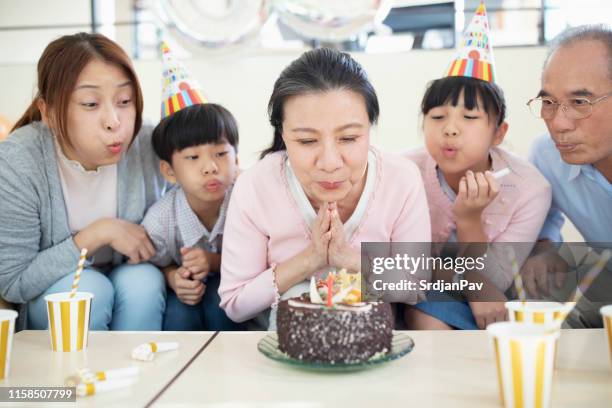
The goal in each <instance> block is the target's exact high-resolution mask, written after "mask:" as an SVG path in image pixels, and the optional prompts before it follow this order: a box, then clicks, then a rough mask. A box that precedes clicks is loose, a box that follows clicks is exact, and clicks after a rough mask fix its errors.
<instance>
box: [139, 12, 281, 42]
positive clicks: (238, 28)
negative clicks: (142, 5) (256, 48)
mask: <svg viewBox="0 0 612 408" xmlns="http://www.w3.org/2000/svg"><path fill="white" fill-rule="evenodd" d="M151 5H152V10H153V11H154V13H155V14H156V15H157V16H158V17H159V18H160V20H161V21H162V23H163V24H164V25H165V26H166V27H167V28H168V30H169V31H170V32H171V33H172V34H173V35H174V37H175V39H176V40H177V41H179V42H180V43H181V45H184V46H186V47H188V48H192V49H193V48H194V47H197V48H198V49H209V50H219V49H223V48H228V47H231V46H234V45H238V44H243V43H247V42H248V41H250V40H252V39H254V38H257V36H258V35H259V31H260V30H261V27H262V26H263V24H264V23H265V22H266V21H267V20H268V17H269V14H270V9H271V6H270V0H152V3H151Z"/></svg>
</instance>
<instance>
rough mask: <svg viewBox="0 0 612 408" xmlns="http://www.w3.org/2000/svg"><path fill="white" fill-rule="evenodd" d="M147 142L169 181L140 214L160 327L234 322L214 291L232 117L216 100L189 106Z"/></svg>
mask: <svg viewBox="0 0 612 408" xmlns="http://www.w3.org/2000/svg"><path fill="white" fill-rule="evenodd" d="M152 140H153V148H154V149H155V152H156V153H157V155H158V156H159V158H160V159H161V163H160V169H161V173H162V175H163V176H164V178H165V179H166V180H168V181H169V182H171V183H175V184H177V185H176V187H174V188H173V189H172V190H170V191H169V192H168V193H166V194H165V195H164V196H163V197H162V198H161V199H160V200H159V201H158V202H157V203H155V204H154V205H153V206H152V207H151V208H150V209H149V211H148V212H147V214H146V216H145V218H144V220H143V226H144V227H145V229H146V230H147V233H148V234H149V236H150V238H151V242H153V244H154V246H155V249H156V251H157V253H156V255H155V256H154V257H153V258H151V259H150V262H152V263H154V264H155V265H157V266H159V267H161V268H163V269H162V270H163V272H164V274H165V276H166V281H167V283H168V287H169V288H168V298H167V302H166V313H165V317H164V327H163V328H164V330H230V329H233V328H236V327H237V326H236V324H234V323H233V322H231V320H229V319H228V318H227V317H226V316H225V312H224V311H223V310H222V309H221V308H219V301H220V299H219V295H218V294H217V289H218V287H219V273H218V272H219V267H220V263H221V262H220V261H221V245H222V239H223V225H224V223H225V211H226V209H227V204H228V203H229V197H230V194H231V190H232V187H233V183H234V181H235V179H236V175H237V172H238V160H237V157H236V148H237V145H238V130H237V127H236V123H235V121H234V118H233V117H232V115H231V113H230V112H229V111H227V110H226V109H225V108H223V107H222V106H219V105H215V104H200V105H193V106H190V107H187V108H184V109H181V110H180V111H178V112H176V113H174V114H172V115H171V116H169V117H167V118H165V119H163V120H162V121H161V122H160V123H159V125H157V127H156V128H155V130H154V131H153V139H152Z"/></svg>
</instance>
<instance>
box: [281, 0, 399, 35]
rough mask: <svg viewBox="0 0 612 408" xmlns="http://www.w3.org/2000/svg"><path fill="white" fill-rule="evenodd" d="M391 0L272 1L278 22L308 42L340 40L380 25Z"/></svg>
mask: <svg viewBox="0 0 612 408" xmlns="http://www.w3.org/2000/svg"><path fill="white" fill-rule="evenodd" d="M392 6H393V0H352V1H347V0H273V7H274V11H275V12H276V13H277V14H278V16H279V18H280V20H281V21H282V22H283V23H284V24H285V25H287V26H288V27H290V28H291V29H292V30H294V31H295V32H296V33H298V34H300V35H301V36H303V37H305V38H308V39H315V40H321V41H331V42H334V41H343V40H348V39H351V38H353V37H355V36H356V35H357V34H359V33H361V32H363V31H364V30H368V29H371V28H373V27H374V26H375V25H376V24H379V23H381V22H382V21H383V20H384V19H385V17H386V16H387V14H389V11H390V10H391V7H392Z"/></svg>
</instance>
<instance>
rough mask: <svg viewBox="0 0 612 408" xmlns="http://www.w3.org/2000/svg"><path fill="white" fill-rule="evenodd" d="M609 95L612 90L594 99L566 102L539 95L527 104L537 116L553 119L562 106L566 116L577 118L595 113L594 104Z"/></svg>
mask: <svg viewBox="0 0 612 408" xmlns="http://www.w3.org/2000/svg"><path fill="white" fill-rule="evenodd" d="M609 96H612V92H610V93H608V94H606V95H604V96H600V97H599V98H597V99H595V100H594V101H590V100H589V99H587V98H571V99H567V100H566V101H565V102H557V101H554V100H552V99H550V98H546V97H539V98H533V99H530V100H529V102H527V106H529V110H530V111H531V113H532V114H533V116H535V117H536V118H540V119H552V118H554V117H555V115H556V113H557V109H559V107H560V108H561V110H562V111H563V113H564V114H565V116H566V117H568V118H569V119H574V120H577V119H584V118H588V117H589V116H591V114H592V113H593V105H595V104H596V103H598V102H601V101H603V100H604V99H606V98H608V97H609Z"/></svg>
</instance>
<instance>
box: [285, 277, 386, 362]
mask: <svg viewBox="0 0 612 408" xmlns="http://www.w3.org/2000/svg"><path fill="white" fill-rule="evenodd" d="M357 276H358V275H357ZM276 325H277V334H278V345H279V349H280V350H281V351H283V352H285V353H286V354H287V355H289V356H290V357H292V358H295V359H298V360H304V361H310V362H323V363H331V364H352V363H359V362H363V361H367V360H368V359H371V358H373V357H377V356H380V355H384V354H386V353H388V352H389V351H390V350H391V338H392V335H393V333H392V330H393V316H392V313H391V307H390V306H389V304H387V303H383V302H362V301H361V291H360V284H359V280H358V278H354V277H353V276H352V275H350V274H345V273H341V274H340V276H337V275H332V274H330V275H329V276H328V279H327V280H326V281H321V280H320V281H319V282H316V281H315V279H314V278H312V279H311V283H310V293H307V294H304V295H302V296H301V297H294V298H291V299H287V300H284V301H282V302H280V303H279V306H278V313H277V320H276Z"/></svg>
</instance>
